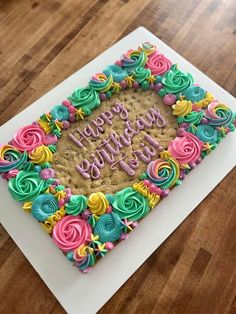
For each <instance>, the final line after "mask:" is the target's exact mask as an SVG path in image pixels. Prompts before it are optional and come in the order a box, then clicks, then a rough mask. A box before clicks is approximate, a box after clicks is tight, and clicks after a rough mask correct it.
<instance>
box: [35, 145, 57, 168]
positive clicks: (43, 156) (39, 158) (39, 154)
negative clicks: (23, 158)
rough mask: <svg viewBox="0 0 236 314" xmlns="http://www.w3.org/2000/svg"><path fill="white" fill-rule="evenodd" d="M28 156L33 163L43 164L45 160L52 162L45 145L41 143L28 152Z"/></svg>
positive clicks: (49, 151)
mask: <svg viewBox="0 0 236 314" xmlns="http://www.w3.org/2000/svg"><path fill="white" fill-rule="evenodd" d="M29 158H30V160H31V161H32V162H33V163H34V164H44V163H46V162H52V158H53V156H52V152H51V150H50V149H49V148H48V147H47V146H45V145H41V146H39V147H37V148H35V149H34V150H33V151H32V152H31V153H30V154H29Z"/></svg>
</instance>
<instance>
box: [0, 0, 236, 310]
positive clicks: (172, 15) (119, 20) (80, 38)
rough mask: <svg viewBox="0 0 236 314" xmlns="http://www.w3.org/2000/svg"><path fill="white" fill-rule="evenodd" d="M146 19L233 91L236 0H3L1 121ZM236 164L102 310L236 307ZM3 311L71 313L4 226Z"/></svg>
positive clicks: (0, 27)
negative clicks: (64, 307)
mask: <svg viewBox="0 0 236 314" xmlns="http://www.w3.org/2000/svg"><path fill="white" fill-rule="evenodd" d="M140 25H143V26H145V27H146V28H148V29H149V30H150V31H152V32H153V33H154V34H156V35H157V36H158V37H159V38H161V39H162V40H163V41H164V42H166V43H167V44H168V45H169V46H170V47H172V48H173V49H175V50H176V51H177V52H179V53H180V54H181V55H183V56H184V57H185V58H186V59H187V60H189V61H190V62H192V63H193V64H194V65H195V66H197V67H198V68H199V69H200V70H202V71H203V72H205V73H206V74H207V75H208V76H209V77H210V78H212V79H213V80H215V81H216V82H217V83H218V84H219V85H221V86H222V87H224V88H225V89H226V90H228V91H229V92H231V93H232V94H233V95H234V96H236V2H235V0H202V1H200V0H192V1H187V0H179V1H175V0H165V1H154V0H147V1H144V0H123V1H122V0H100V1H97V0H90V1H84V0H77V1H74V0H57V1H55V0H38V1H31V0H21V1H18V0H1V1H0V69H1V71H0V124H3V123H4V122H6V121H7V120H8V119H10V118H11V117H12V116H14V115H15V114H17V113H18V112H20V111H21V110H22V109H24V108H25V107H27V106H28V105H30V104H31V103H32V102H33V101H34V100H36V99H37V98H38V97H40V96H41V95H43V94H44V93H46V92H47V91H49V90H50V89H52V88H53V87H54V86H55V85H57V84H58V83H59V82H61V81H62V80H64V79H65V78H66V77H67V76H69V75H70V74H72V73H73V72H74V71H76V70H78V69H79V68H80V67H81V66H83V65H84V64H86V63H87V62H88V61H90V60H91V59H93V58H94V57H96V56H97V55H98V54H99V53H101V52H102V51H104V50H105V49H106V48H108V47H109V46H111V45H112V44H114V43H115V42H116V41H117V40H118V39H120V38H122V37H123V36H124V35H126V34H128V33H129V32H130V31H132V30H133V29H135V28H136V27H137V26H140ZM235 183H236V170H235V169H234V170H233V171H231V173H230V174H229V175H228V176H227V177H226V178H225V179H224V180H223V181H222V182H221V183H220V184H219V185H218V186H217V187H216V188H215V189H214V190H213V191H212V192H211V193H210V194H209V195H208V196H207V197H206V198H205V199H204V201H203V202H202V203H201V204H200V205H199V206H198V207H197V208H196V209H195V211H194V212H193V213H192V214H191V215H190V216H189V217H188V218H187V219H186V220H185V221H184V222H183V223H182V224H181V225H180V226H179V228H178V229H177V230H176V231H175V232H174V233H173V234H172V235H171V236H170V237H169V238H168V239H167V240H166V241H165V242H164V243H163V244H162V245H161V247H160V248H159V249H158V250H156V251H155V252H154V253H153V254H152V256H151V257H150V258H149V259H148V260H147V261H146V262H145V263H144V264H143V265H142V266H141V267H140V268H139V269H138V270H137V271H136V273H135V274H134V275H133V276H132V277H131V278H130V279H129V280H128V281H127V282H126V283H125V284H124V285H123V286H122V287H121V288H120V289H119V291H118V292H117V293H116V294H115V295H114V296H113V297H112V298H111V299H110V300H109V302H108V303H107V304H106V305H104V306H103V308H102V309H101V310H100V312H99V313H101V314H102V313H181V314H182V313H198V314H199V313H203V314H208V313H209V314H211V313H231V314H232V313H236V267H235V265H236V238H235V230H236V213H235V209H236V196H235ZM0 234H1V237H0V246H1V255H0V262H1V266H0V267H1V268H0V283H1V285H0V297H1V298H0V300H1V301H0V312H1V313H4V314H5V313H64V310H63V309H62V307H61V306H60V304H59V303H58V302H57V300H56V299H55V297H54V296H53V295H52V294H51V292H50V291H49V290H48V288H47V287H46V285H45V284H44V283H43V281H42V280H41V279H40V277H39V276H38V275H37V273H36V272H35V270H34V269H33V268H32V267H31V265H30V264H29V262H28V261H27V260H26V258H25V257H24V256H23V254H22V253H21V252H20V250H19V249H18V248H17V246H16V245H15V244H14V242H13V241H12V239H11V238H10V237H9V235H8V234H7V232H6V231H5V230H4V228H3V227H1V229H0Z"/></svg>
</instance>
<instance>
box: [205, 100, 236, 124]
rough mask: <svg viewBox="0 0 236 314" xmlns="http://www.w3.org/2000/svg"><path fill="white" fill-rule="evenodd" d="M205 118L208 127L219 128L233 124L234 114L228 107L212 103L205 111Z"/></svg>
mask: <svg viewBox="0 0 236 314" xmlns="http://www.w3.org/2000/svg"><path fill="white" fill-rule="evenodd" d="M205 117H206V118H207V119H208V124H209V125H212V126H214V127H217V126H219V127H220V126H229V125H230V124H231V123H233V120H234V119H235V114H234V113H233V112H232V110H231V109H230V108H229V107H228V106H226V105H224V104H219V103H218V102H216V101H214V102H212V103H210V104H209V105H208V107H207V109H206V110H205Z"/></svg>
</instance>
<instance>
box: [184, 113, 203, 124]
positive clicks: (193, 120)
mask: <svg viewBox="0 0 236 314" xmlns="http://www.w3.org/2000/svg"><path fill="white" fill-rule="evenodd" d="M203 116H204V112H203V111H202V110H201V111H192V112H190V113H189V114H187V115H186V116H184V117H183V118H182V119H181V123H188V124H192V125H198V124H200V122H201V120H202V118H203Z"/></svg>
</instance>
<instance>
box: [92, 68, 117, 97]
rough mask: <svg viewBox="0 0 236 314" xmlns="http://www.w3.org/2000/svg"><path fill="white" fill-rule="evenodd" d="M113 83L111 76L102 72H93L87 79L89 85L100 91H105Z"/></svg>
mask: <svg viewBox="0 0 236 314" xmlns="http://www.w3.org/2000/svg"><path fill="white" fill-rule="evenodd" d="M112 83H113V77H112V75H111V74H110V75H109V76H108V77H107V76H106V74H104V73H97V74H94V75H93V76H92V78H91V80H90V81H89V85H90V86H91V87H92V88H94V89H95V90H97V91H99V92H100V93H105V92H107V91H108V90H109V89H110V88H111V85H112Z"/></svg>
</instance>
